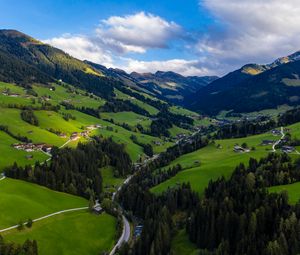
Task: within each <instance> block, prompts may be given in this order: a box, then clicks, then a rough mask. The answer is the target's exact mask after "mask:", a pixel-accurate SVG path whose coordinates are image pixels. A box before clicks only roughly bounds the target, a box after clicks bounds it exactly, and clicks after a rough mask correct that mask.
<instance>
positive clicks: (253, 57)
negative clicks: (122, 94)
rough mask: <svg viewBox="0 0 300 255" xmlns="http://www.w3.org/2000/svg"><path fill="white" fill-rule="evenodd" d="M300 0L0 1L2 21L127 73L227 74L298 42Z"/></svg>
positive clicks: (285, 51)
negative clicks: (298, 1) (161, 71)
mask: <svg viewBox="0 0 300 255" xmlns="http://www.w3.org/2000/svg"><path fill="white" fill-rule="evenodd" d="M298 5H299V4H297V0H285V1H284V2H283V1H281V0H269V1H261V0H243V1H239V0H202V1H200V0H185V1H183V0H163V1H161V0H160V1H158V0H152V1H142V0H127V1H125V0H85V1H84V0H64V1H63V0H60V1H59V0H43V1H37V0H23V1H20V0H10V1H8V0H0V8H1V18H0V27H1V28H12V29H17V30H20V31H22V32H24V33H26V34H29V35H31V36H33V37H35V38H37V39H40V40H42V41H44V42H46V43H49V44H51V45H53V46H55V47H58V48H61V49H63V50H64V51H66V52H68V53H69V54H71V55H73V56H75V57H77V58H80V59H88V60H91V61H94V62H97V63H100V64H104V65H106V66H109V67H117V68H122V69H125V70H126V71H128V72H131V71H139V72H148V71H149V72H155V71H157V70H164V71H167V70H172V71H176V72H179V73H181V74H183V75H215V74H217V75H223V74H225V73H226V72H228V71H231V70H233V69H235V68H238V67H240V66H241V65H243V64H246V63H249V62H258V63H267V62H270V61H272V60H273V59H275V58H277V57H280V56H283V55H287V54H290V53H292V52H294V51H297V50H299V48H300V36H299V34H300V28H299V24H300V18H299V15H298V13H299V11H300V9H299V7H298Z"/></svg>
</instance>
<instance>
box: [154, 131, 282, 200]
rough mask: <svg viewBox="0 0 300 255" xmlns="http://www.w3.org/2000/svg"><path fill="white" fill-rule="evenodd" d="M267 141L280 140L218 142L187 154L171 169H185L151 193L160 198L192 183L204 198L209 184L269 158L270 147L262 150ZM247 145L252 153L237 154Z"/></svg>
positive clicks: (255, 138)
mask: <svg viewBox="0 0 300 255" xmlns="http://www.w3.org/2000/svg"><path fill="white" fill-rule="evenodd" d="M264 139H278V137H274V136H272V135H271V134H262V135H256V136H250V137H246V138H239V139H227V140H217V141H215V144H210V145H208V146H207V147H205V148H202V149H200V150H197V151H195V152H192V153H188V154H185V155H183V156H181V157H179V158H177V159H176V160H174V161H173V162H171V164H170V165H169V166H173V165H176V164H179V163H180V164H181V165H182V167H183V168H184V169H185V170H183V171H181V172H179V173H178V174H177V175H176V176H174V177H172V178H170V179H169V180H167V181H165V182H163V183H161V184H159V185H157V186H155V187H153V188H152V189H151V191H152V192H154V193H156V194H158V193H161V192H163V191H164V190H166V189H167V188H168V187H175V186H177V185H178V184H180V183H184V182H190V184H191V186H192V188H193V189H194V190H195V191H197V192H199V194H202V192H203V191H204V189H205V187H206V186H207V185H208V183H209V181H210V180H216V179H217V178H219V177H221V176H222V175H223V176H225V177H229V176H230V175H231V173H232V172H233V170H234V168H235V167H236V166H237V165H238V164H239V163H245V164H247V163H248V161H249V159H250V157H253V158H257V159H259V158H261V157H263V156H264V155H267V153H268V150H270V149H271V146H261V145H260V144H261V141H262V140H264ZM244 142H245V143H247V145H248V146H249V148H251V147H255V150H251V151H250V152H249V153H236V152H234V151H233V147H234V145H235V144H239V145H241V144H242V143H244ZM218 145H219V146H218Z"/></svg>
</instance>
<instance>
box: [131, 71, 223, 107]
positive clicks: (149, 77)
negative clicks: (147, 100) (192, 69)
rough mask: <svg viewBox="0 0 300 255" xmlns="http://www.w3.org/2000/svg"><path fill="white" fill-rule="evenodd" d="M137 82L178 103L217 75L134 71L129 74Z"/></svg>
mask: <svg viewBox="0 0 300 255" xmlns="http://www.w3.org/2000/svg"><path fill="white" fill-rule="evenodd" d="M130 76H131V77H134V78H135V79H136V80H137V81H139V83H140V84H141V85H142V86H143V87H145V88H147V89H148V90H150V91H151V92H153V93H158V94H160V95H162V96H164V97H165V98H167V99H169V100H171V101H174V102H178V103H180V102H181V101H182V100H183V99H184V98H185V97H186V96H187V95H189V94H191V93H195V92H196V91H197V90H199V89H200V88H202V87H205V86H207V85H208V84H209V83H211V82H212V81H214V80H216V79H217V78H218V77H215V76H204V77H197V76H187V77H185V76H182V75H180V74H178V73H175V72H170V71H169V72H162V71H157V72H156V73H144V74H140V73H136V72H133V73H131V74H130Z"/></svg>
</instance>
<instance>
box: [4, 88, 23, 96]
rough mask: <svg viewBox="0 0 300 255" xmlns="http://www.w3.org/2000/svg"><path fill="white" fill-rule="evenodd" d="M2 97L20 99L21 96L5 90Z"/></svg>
mask: <svg viewBox="0 0 300 255" xmlns="http://www.w3.org/2000/svg"><path fill="white" fill-rule="evenodd" d="M2 95H4V96H10V97H19V96H20V94H18V93H10V92H9V90H4V91H3V92H2Z"/></svg>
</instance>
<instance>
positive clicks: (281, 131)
mask: <svg viewBox="0 0 300 255" xmlns="http://www.w3.org/2000/svg"><path fill="white" fill-rule="evenodd" d="M280 133H281V138H280V139H279V140H278V141H276V142H275V143H274V144H273V146H272V149H273V152H276V148H275V147H276V146H277V145H278V144H279V143H280V142H281V140H283V138H284V137H285V133H284V132H283V127H281V128H280Z"/></svg>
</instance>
